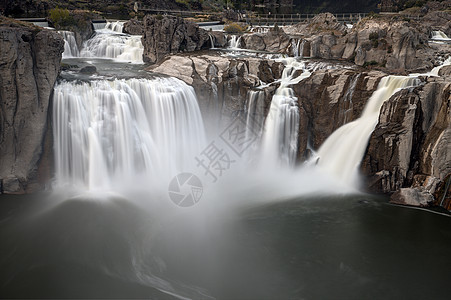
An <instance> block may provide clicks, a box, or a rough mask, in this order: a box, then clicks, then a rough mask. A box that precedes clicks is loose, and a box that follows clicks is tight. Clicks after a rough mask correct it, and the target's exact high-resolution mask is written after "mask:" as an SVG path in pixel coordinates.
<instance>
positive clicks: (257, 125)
mask: <svg viewBox="0 0 451 300" xmlns="http://www.w3.org/2000/svg"><path fill="white" fill-rule="evenodd" d="M244 113H245V116H246V128H245V140H246V141H251V140H255V141H258V140H259V139H260V138H261V136H262V133H263V127H264V122H265V92H264V91H261V90H260V91H258V90H256V91H255V90H250V91H249V92H248V93H247V97H246V106H245V109H244ZM253 146H254V147H253V148H252V149H250V150H251V151H250V152H248V153H249V154H250V155H249V157H250V158H252V156H253V154H255V152H257V148H258V147H259V143H255V142H254V143H253Z"/></svg>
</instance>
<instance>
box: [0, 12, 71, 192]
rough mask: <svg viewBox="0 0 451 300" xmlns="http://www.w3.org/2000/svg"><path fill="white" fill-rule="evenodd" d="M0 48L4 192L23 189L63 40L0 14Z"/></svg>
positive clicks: (34, 160) (38, 149) (37, 154)
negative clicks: (0, 16) (2, 16)
mask: <svg viewBox="0 0 451 300" xmlns="http://www.w3.org/2000/svg"><path fill="white" fill-rule="evenodd" d="M0 49H1V51H0V95H1V101H0V180H1V179H3V192H4V193H17V192H23V191H27V192H28V191H30V190H28V188H27V186H28V184H29V183H30V181H33V180H35V179H36V174H37V173H36V172H37V168H38V167H37V165H38V162H39V161H40V159H41V155H42V145H43V140H44V136H45V133H46V128H47V126H48V120H47V114H48V109H49V99H50V94H51V92H52V89H53V85H54V84H55V81H56V78H57V76H58V73H59V68H60V61H61V54H62V52H63V50H64V41H63V38H62V37H61V36H60V35H59V34H58V33H57V32H54V31H50V30H45V29H40V28H37V27H35V26H31V25H30V26H26V25H20V24H17V23H15V22H13V21H11V20H7V19H4V18H0ZM19 183H20V184H19Z"/></svg>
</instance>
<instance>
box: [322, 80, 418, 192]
mask: <svg viewBox="0 0 451 300" xmlns="http://www.w3.org/2000/svg"><path fill="white" fill-rule="evenodd" d="M418 83H419V80H418V79H417V78H416V77H409V76H387V77H384V78H382V80H381V82H380V83H379V86H378V88H377V90H376V91H375V92H374V93H373V95H372V96H371V98H370V99H369V100H368V103H367V104H366V106H365V109H364V111H363V112H362V115H361V116H360V118H358V119H357V120H355V121H353V122H350V123H347V124H345V125H343V126H342V127H340V128H338V129H337V130H336V131H335V132H334V133H333V134H332V135H330V136H329V137H328V138H327V140H326V141H325V142H324V143H323V144H322V145H321V148H320V149H319V150H318V156H319V166H320V167H321V168H322V169H324V170H326V172H327V173H329V174H333V175H334V176H335V177H336V178H340V180H341V181H342V182H343V183H344V184H347V185H353V186H355V185H357V184H358V167H359V165H360V162H361V160H362V159H363V155H364V153H365V149H366V147H367V145H368V141H369V139H370V136H371V133H372V132H373V130H374V128H375V127H376V125H377V122H378V118H379V111H380V109H381V107H382V104H383V103H384V102H385V101H386V100H388V99H389V98H390V97H391V96H392V95H393V94H394V93H395V92H396V91H398V90H399V89H402V88H405V87H409V86H414V85H417V84H418Z"/></svg>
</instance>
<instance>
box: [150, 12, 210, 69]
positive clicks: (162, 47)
mask: <svg viewBox="0 0 451 300" xmlns="http://www.w3.org/2000/svg"><path fill="white" fill-rule="evenodd" d="M143 23H144V33H143V37H142V43H143V46H144V53H143V59H144V61H145V62H149V63H156V62H159V61H161V60H162V59H163V58H164V57H165V56H166V55H168V54H174V53H178V52H192V51H196V50H201V49H208V48H210V38H209V36H208V33H207V31H205V30H204V29H201V28H199V26H198V25H197V24H196V23H194V22H191V21H187V20H185V19H182V18H179V17H168V16H165V17H161V16H150V15H147V16H146V17H145V18H144V20H143Z"/></svg>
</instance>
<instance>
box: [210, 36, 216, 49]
mask: <svg viewBox="0 0 451 300" xmlns="http://www.w3.org/2000/svg"><path fill="white" fill-rule="evenodd" d="M208 37H209V38H210V44H211V47H210V49H214V47H215V41H214V39H213V35H211V34H208Z"/></svg>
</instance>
